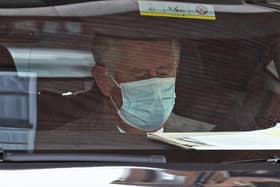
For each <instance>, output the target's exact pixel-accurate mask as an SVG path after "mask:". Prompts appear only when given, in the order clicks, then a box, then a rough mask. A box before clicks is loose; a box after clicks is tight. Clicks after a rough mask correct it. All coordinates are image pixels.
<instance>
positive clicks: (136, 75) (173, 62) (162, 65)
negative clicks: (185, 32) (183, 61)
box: [97, 38, 180, 132]
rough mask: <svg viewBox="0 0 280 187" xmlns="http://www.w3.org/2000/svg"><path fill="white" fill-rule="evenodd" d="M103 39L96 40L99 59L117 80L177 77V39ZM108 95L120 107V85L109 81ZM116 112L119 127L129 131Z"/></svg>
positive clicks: (178, 56)
mask: <svg viewBox="0 0 280 187" xmlns="http://www.w3.org/2000/svg"><path fill="white" fill-rule="evenodd" d="M104 40H105V41H101V42H100V41H99V42H100V43H99V45H100V48H99V49H98V50H99V52H98V53H99V55H100V56H99V59H102V61H103V62H102V63H103V64H105V67H106V69H107V70H106V71H108V72H109V73H110V74H111V75H112V77H113V78H114V79H115V80H116V82H117V83H118V84H121V83H127V82H133V81H139V80H144V79H151V78H170V77H176V70H177V65H178V63H179V58H180V54H179V53H180V48H179V44H178V42H177V41H175V40H173V41H171V40H169V41H168V40H166V41H155V40H151V41H140V40H127V39H115V38H107V39H104ZM97 63H98V62H97ZM111 83H112V81H111ZM101 89H102V88H101ZM109 95H110V96H112V98H113V100H114V102H115V103H116V105H117V107H118V108H121V106H122V94H121V90H120V88H119V87H117V86H116V85H114V84H111V92H110V94H109ZM115 116H116V121H115V123H117V124H118V125H119V126H120V127H121V128H122V129H124V130H126V131H130V132H131V128H130V129H129V125H128V124H126V123H124V122H123V121H122V120H121V119H120V118H119V117H118V115H117V114H116V115H115Z"/></svg>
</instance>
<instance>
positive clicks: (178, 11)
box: [138, 0, 216, 20]
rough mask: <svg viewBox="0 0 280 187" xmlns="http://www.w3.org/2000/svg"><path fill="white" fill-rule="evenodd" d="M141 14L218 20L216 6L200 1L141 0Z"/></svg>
mask: <svg viewBox="0 0 280 187" xmlns="http://www.w3.org/2000/svg"><path fill="white" fill-rule="evenodd" d="M138 4H139V11H140V15H141V16H158V17H173V18H189V19H204V20H216V16H215V10H214V6H212V5H208V4H198V3H179V2H167V1H149V0H139V1H138Z"/></svg>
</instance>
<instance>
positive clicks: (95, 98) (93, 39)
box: [0, 0, 280, 158]
mask: <svg viewBox="0 0 280 187" xmlns="http://www.w3.org/2000/svg"><path fill="white" fill-rule="evenodd" d="M23 2H24V1H21V2H20V3H21V4H22V5H27V4H28V3H31V2H32V3H33V2H34V3H36V1H26V2H24V3H23ZM41 2H42V3H46V4H47V5H55V4H57V2H58V1H56V2H55V4H52V2H53V1H40V2H39V1H38V3H39V4H38V5H40V6H41V5H43V4H40V3H41ZM61 2H62V1H61ZM69 2H70V1H67V3H68V4H67V5H62V4H63V3H62V4H60V6H59V8H56V9H53V10H55V11H54V12H55V14H48V13H46V11H48V9H44V8H42V9H41V7H39V9H40V11H41V12H40V11H39V12H38V11H37V10H38V7H33V8H29V9H28V8H27V9H28V10H30V11H17V9H0V15H1V18H2V19H1V25H0V51H1V52H0V103H1V104H0V148H2V149H3V150H7V151H18V150H21V151H29V152H34V151H35V152H36V151H47V152H48V151H68V152H69V151H70V152H75V153H79V152H80V151H81V152H87V151H100V150H110V151H112V152H118V151H120V150H127V151H129V150H144V151H147V150H148V151H150V152H151V153H153V151H154V152H155V153H157V152H159V151H160V152H161V153H162V152H166V151H170V150H171V151H172V150H176V147H175V146H172V145H168V144H164V143H159V142H157V141H152V140H150V139H149V138H148V137H147V136H146V135H147V133H151V132H152V133H154V132H157V133H162V132H164V133H174V132H177V133H187V132H217V131H253V130H260V129H266V128H270V127H275V125H276V123H277V122H278V121H279V119H280V105H279V104H280V75H279V73H280V72H279V71H280V69H279V68H280V53H279V50H280V48H279V47H280V43H279V31H280V27H279V19H280V16H279V15H280V14H279V12H278V10H277V9H276V8H273V7H264V6H262V5H252V4H247V3H243V2H240V4H236V2H234V3H233V2H232V3H231V2H229V3H228V4H227V3H224V2H223V3H221V4H215V5H214V4H211V2H210V1H207V2H206V1H205V3H203V1H200V2H199V3H190V2H184V1H180V2H175V1H174V2H173V1H172V2H166V1H156V0H154V1H144V0H140V1H139V2H138V1H130V2H131V4H130V3H128V2H127V1H126V0H118V1H117V0H116V1H89V2H87V4H86V6H85V4H84V3H79V2H81V1H75V4H70V5H71V7H69ZM71 2H74V1H71ZM269 2H271V3H272V2H273V3H274V4H275V5H276V4H277V3H275V2H277V1H269ZM25 3H27V4H25ZM0 5H1V4H0ZM22 5H19V6H20V7H22ZM1 6H2V5H1ZM34 6H35V5H34ZM36 6H37V5H36ZM236 6H238V7H239V8H238V10H237V9H236V8H235V7H236ZM26 7H29V6H26ZM3 8H5V6H4V5H3ZM45 8H46V7H45ZM93 10H94V11H93ZM10 11H12V12H10ZM4 13H5V14H7V15H9V16H5V15H4ZM278 132H279V129H278V131H277V133H274V134H273V135H275V136H274V137H279V133H278ZM227 148H228V147H227ZM259 148H260V149H262V148H264V147H259ZM274 148H275V147H274ZM279 148H280V147H279ZM213 158H214V157H213Z"/></svg>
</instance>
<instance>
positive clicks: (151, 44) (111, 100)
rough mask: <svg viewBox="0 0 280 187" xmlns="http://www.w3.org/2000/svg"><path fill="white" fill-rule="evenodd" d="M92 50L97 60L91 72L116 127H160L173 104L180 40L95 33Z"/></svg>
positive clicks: (129, 129)
mask: <svg viewBox="0 0 280 187" xmlns="http://www.w3.org/2000/svg"><path fill="white" fill-rule="evenodd" d="M93 51H94V55H95V60H96V63H97V64H98V65H97V66H96V67H95V68H94V71H93V76H94V79H95V82H96V83H97V85H98V87H99V89H100V91H101V93H102V94H103V95H104V96H107V98H108V99H107V100H108V104H109V105H110V106H111V107H110V108H111V113H112V115H113V122H114V123H115V125H116V126H117V127H118V128H119V130H120V131H122V132H151V131H156V130H159V129H161V128H162V127H163V126H164V124H165V123H166V121H167V119H168V118H169V116H170V114H171V112H172V110H173V107H174V104H175V97H176V96H175V77H176V70H177V65H178V63H179V58H180V46H179V42H178V41H176V40H149V41H148V40H146V41H145V40H134V39H124V38H114V37H108V36H100V35H98V36H96V39H95V40H94V49H93Z"/></svg>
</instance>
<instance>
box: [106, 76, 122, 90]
mask: <svg viewBox="0 0 280 187" xmlns="http://www.w3.org/2000/svg"><path fill="white" fill-rule="evenodd" d="M105 76H106V77H109V78H110V79H111V80H112V81H113V83H114V84H115V85H116V86H117V87H118V88H121V86H120V85H119V83H117V81H116V80H115V79H114V77H113V76H112V75H111V74H110V73H109V72H106V73H105Z"/></svg>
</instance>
